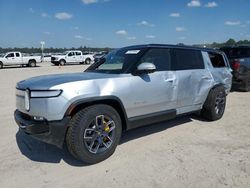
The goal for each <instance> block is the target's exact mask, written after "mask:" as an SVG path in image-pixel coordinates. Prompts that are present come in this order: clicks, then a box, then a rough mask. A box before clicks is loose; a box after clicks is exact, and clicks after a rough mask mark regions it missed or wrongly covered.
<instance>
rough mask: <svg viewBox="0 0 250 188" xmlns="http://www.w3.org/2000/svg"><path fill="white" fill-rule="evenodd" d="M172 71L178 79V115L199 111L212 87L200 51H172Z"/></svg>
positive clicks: (210, 78) (210, 77)
mask: <svg viewBox="0 0 250 188" xmlns="http://www.w3.org/2000/svg"><path fill="white" fill-rule="evenodd" d="M171 57H172V61H171V63H172V65H171V66H172V70H174V71H175V72H176V77H177V82H178V83H177V86H178V94H177V108H178V111H177V113H179V114H181V113H186V112H190V111H194V110H198V109H199V108H200V107H201V106H202V104H203V102H204V100H205V99H204V98H206V96H207V94H208V91H209V89H210V88H211V85H212V76H211V74H210V72H209V70H208V69H206V68H205V65H204V61H203V58H202V54H201V51H200V50H193V49H172V51H171Z"/></svg>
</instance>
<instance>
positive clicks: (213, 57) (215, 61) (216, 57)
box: [208, 52, 227, 68]
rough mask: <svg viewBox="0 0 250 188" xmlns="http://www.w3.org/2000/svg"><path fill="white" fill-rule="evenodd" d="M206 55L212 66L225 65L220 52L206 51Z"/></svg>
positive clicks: (219, 66)
mask: <svg viewBox="0 0 250 188" xmlns="http://www.w3.org/2000/svg"><path fill="white" fill-rule="evenodd" d="M208 55H209V58H210V61H211V63H212V65H213V67H214V68H221V67H226V66H227V65H226V63H225V60H224V58H223V56H222V55H221V54H219V53H215V52H208Z"/></svg>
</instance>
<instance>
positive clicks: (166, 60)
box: [139, 48, 170, 71]
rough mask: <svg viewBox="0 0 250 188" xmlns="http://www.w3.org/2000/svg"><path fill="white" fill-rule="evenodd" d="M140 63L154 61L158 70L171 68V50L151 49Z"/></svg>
mask: <svg viewBox="0 0 250 188" xmlns="http://www.w3.org/2000/svg"><path fill="white" fill-rule="evenodd" d="M139 62H140V63H152V64H154V65H155V67H156V71H165V70H170V50H169V49H160V48H159V49H157V48H155V49H150V50H148V51H147V52H146V54H145V55H143V57H142V58H141V60H140V61H139Z"/></svg>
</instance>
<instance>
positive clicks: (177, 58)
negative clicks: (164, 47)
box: [171, 49, 204, 70]
mask: <svg viewBox="0 0 250 188" xmlns="http://www.w3.org/2000/svg"><path fill="white" fill-rule="evenodd" d="M171 54H172V58H171V59H172V61H171V63H172V64H171V67H172V70H189V69H204V62H203V59H202V56H201V52H200V51H199V50H189V49H172V53H171Z"/></svg>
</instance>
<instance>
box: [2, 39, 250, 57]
mask: <svg viewBox="0 0 250 188" xmlns="http://www.w3.org/2000/svg"><path fill="white" fill-rule="evenodd" d="M179 45H185V44H179ZM235 45H249V46H250V40H239V41H236V40H234V39H232V38H230V39H228V40H227V41H226V42H223V43H217V42H213V43H211V44H194V45H193V46H199V47H204V46H206V47H208V48H220V47H223V46H235ZM67 50H80V51H82V52H100V51H110V50H111V48H108V47H106V48H90V47H86V46H80V47H78V48H74V47H72V48H53V47H51V48H45V49H44V51H43V52H44V53H61V52H64V51H67ZM10 51H19V52H22V53H30V54H32V53H41V48H33V47H32V48H1V47H0V53H6V52H10Z"/></svg>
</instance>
